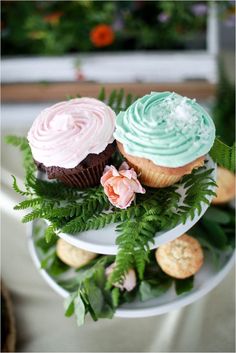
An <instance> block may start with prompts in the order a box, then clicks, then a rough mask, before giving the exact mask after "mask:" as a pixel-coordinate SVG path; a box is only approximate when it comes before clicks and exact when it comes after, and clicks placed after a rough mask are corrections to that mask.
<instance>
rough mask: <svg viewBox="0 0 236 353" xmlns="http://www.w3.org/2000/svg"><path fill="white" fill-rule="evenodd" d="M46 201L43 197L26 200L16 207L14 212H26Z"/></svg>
mask: <svg viewBox="0 0 236 353" xmlns="http://www.w3.org/2000/svg"><path fill="white" fill-rule="evenodd" d="M43 203H44V200H43V199H42V198H41V197H37V198H34V199H29V200H24V201H22V202H20V203H19V204H18V205H16V206H15V207H14V210H25V209H26V208H29V207H35V206H37V205H40V204H43Z"/></svg>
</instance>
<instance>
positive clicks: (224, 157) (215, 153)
mask: <svg viewBox="0 0 236 353" xmlns="http://www.w3.org/2000/svg"><path fill="white" fill-rule="evenodd" d="M235 149H236V146H235V143H234V144H233V146H231V147H230V146H227V145H226V144H225V143H223V142H222V141H220V140H219V139H218V138H216V139H215V142H214V145H213V147H212V148H211V150H210V156H211V157H212V159H213V160H214V161H215V162H216V163H218V164H219V165H220V166H221V167H223V168H226V169H229V170H230V171H232V172H234V171H235Z"/></svg>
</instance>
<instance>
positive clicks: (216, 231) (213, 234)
mask: <svg viewBox="0 0 236 353" xmlns="http://www.w3.org/2000/svg"><path fill="white" fill-rule="evenodd" d="M202 224H203V226H204V228H205V229H206V237H207V239H208V240H209V241H210V243H211V244H212V245H213V246H215V247H217V248H219V249H222V250H223V249H225V247H226V245H227V237H226V234H225V232H224V230H223V228H222V227H221V226H220V225H219V224H218V223H216V222H213V221H210V220H208V219H206V218H204V219H202Z"/></svg>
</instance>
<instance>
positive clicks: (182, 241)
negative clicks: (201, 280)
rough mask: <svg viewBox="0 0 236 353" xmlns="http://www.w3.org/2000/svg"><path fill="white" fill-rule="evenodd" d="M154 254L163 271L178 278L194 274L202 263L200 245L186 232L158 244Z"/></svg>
mask: <svg viewBox="0 0 236 353" xmlns="http://www.w3.org/2000/svg"><path fill="white" fill-rule="evenodd" d="M155 256H156V260H157V263H158V264H159V266H160V267H161V269H162V270H163V272H165V273H166V274H168V275H169V276H171V277H174V278H179V279H184V278H188V277H190V276H192V275H194V274H195V273H196V272H198V271H199V269H200V268H201V266H202V264H203V250H202V248H201V245H200V244H199V242H198V240H196V239H195V238H193V237H191V236H189V235H187V234H183V235H181V236H180V237H179V238H177V239H175V240H173V241H171V242H169V243H166V244H163V245H161V246H159V248H157V250H156V253H155Z"/></svg>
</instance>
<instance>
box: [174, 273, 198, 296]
mask: <svg viewBox="0 0 236 353" xmlns="http://www.w3.org/2000/svg"><path fill="white" fill-rule="evenodd" d="M193 283H194V276H191V277H188V278H185V279H175V291H176V294H177V295H180V294H183V293H186V292H189V291H190V290H192V289H193Z"/></svg>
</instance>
